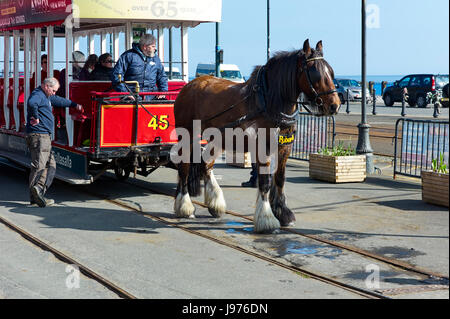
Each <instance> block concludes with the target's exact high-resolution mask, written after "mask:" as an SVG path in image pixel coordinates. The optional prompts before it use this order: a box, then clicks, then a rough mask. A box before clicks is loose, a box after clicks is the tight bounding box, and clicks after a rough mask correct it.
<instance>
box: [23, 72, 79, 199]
mask: <svg viewBox="0 0 450 319" xmlns="http://www.w3.org/2000/svg"><path fill="white" fill-rule="evenodd" d="M58 88H59V82H58V80H57V79H55V78H47V79H45V80H44V82H43V83H42V85H41V86H40V87H38V88H36V89H34V90H33V92H32V93H31V95H30V98H29V99H28V101H27V110H28V114H27V138H26V141H27V145H28V148H29V150H30V155H31V166H30V167H31V168H30V177H29V188H30V204H31V205H33V204H38V206H40V207H45V206H49V205H52V204H53V203H54V201H53V200H51V199H46V198H45V197H44V195H45V193H46V191H47V190H48V188H49V187H50V185H51V184H52V181H53V178H54V176H55V173H56V162H55V157H54V154H53V152H52V138H51V136H52V134H53V132H54V117H53V113H52V107H53V106H56V107H76V108H77V110H78V111H82V110H83V107H82V106H81V105H79V104H77V103H75V102H72V101H70V100H67V99H64V98H62V97H59V96H55V93H56V91H58Z"/></svg>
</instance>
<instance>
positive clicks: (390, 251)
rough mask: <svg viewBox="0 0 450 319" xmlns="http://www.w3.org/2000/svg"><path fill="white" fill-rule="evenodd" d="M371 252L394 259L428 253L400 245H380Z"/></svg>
mask: <svg viewBox="0 0 450 319" xmlns="http://www.w3.org/2000/svg"><path fill="white" fill-rule="evenodd" d="M370 252H372V253H374V254H377V255H382V256H385V257H388V258H394V259H406V258H412V257H417V256H424V255H426V254H425V253H424V252H421V251H419V250H415V249H414V248H405V247H398V246H386V247H379V248H375V249H372V250H370Z"/></svg>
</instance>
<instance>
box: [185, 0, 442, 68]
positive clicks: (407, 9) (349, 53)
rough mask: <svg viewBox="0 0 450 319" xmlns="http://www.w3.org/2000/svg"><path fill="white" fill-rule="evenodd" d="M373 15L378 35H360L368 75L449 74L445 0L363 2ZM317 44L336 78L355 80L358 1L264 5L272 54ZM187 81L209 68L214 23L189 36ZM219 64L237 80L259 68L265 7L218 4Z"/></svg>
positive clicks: (236, 1) (288, 0) (284, 0)
mask: <svg viewBox="0 0 450 319" xmlns="http://www.w3.org/2000/svg"><path fill="white" fill-rule="evenodd" d="M367 4H368V5H369V4H374V5H376V6H377V7H378V8H379V25H380V27H379V28H376V29H375V28H369V29H367V74H369V75H403V74H408V73H447V74H448V73H449V1H448V0H429V1H423V0H367ZM307 38H309V39H310V43H311V45H314V46H315V45H316V43H317V42H318V41H319V40H323V45H324V55H325V58H326V59H327V60H328V62H329V63H330V64H331V66H332V67H333V68H334V70H335V73H336V74H337V75H359V74H361V0H343V1H336V0H322V1H300V0H277V1H275V0H271V50H272V53H274V52H276V51H280V50H293V49H300V48H301V47H302V45H303V42H304V40H305V39H307ZM189 41H190V45H189V57H190V61H191V63H190V65H189V67H190V72H189V73H190V74H193V72H195V66H196V65H197V63H199V62H213V61H214V46H215V24H204V25H200V26H198V27H196V28H195V29H193V30H192V32H191V33H190V35H189ZM220 44H221V48H222V49H224V60H225V61H224V62H225V63H234V64H238V65H239V67H240V68H241V71H242V73H243V74H244V75H248V74H250V72H251V70H252V68H253V66H255V65H258V64H264V63H265V61H266V0H223V10H222V23H221V24H220Z"/></svg>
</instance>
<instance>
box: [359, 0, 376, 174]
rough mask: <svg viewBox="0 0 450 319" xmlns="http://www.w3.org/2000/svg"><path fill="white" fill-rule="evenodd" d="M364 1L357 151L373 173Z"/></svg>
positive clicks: (368, 172) (364, 3) (364, 6)
mask: <svg viewBox="0 0 450 319" xmlns="http://www.w3.org/2000/svg"><path fill="white" fill-rule="evenodd" d="M361 1H362V10H361V15H362V50H361V51H362V59H361V64H362V70H361V76H362V79H361V82H362V99H361V123H359V124H358V130H359V134H358V145H357V146H356V153H357V154H361V155H366V172H367V174H372V173H373V172H374V165H373V150H372V147H371V145H370V138H369V129H370V125H369V124H368V123H367V115H366V86H367V85H366V0H361Z"/></svg>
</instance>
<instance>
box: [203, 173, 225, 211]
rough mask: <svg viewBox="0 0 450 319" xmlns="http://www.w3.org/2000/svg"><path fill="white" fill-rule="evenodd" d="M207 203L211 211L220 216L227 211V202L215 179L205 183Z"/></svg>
mask: <svg viewBox="0 0 450 319" xmlns="http://www.w3.org/2000/svg"><path fill="white" fill-rule="evenodd" d="M205 205H206V206H208V211H209V213H210V214H211V215H212V216H213V217H215V218H219V217H221V216H223V215H224V214H225V212H226V211H227V204H226V203H225V198H224V196H223V192H222V190H221V189H220V187H219V185H218V184H217V182H216V181H215V180H213V181H208V182H207V183H206V185H205Z"/></svg>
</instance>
